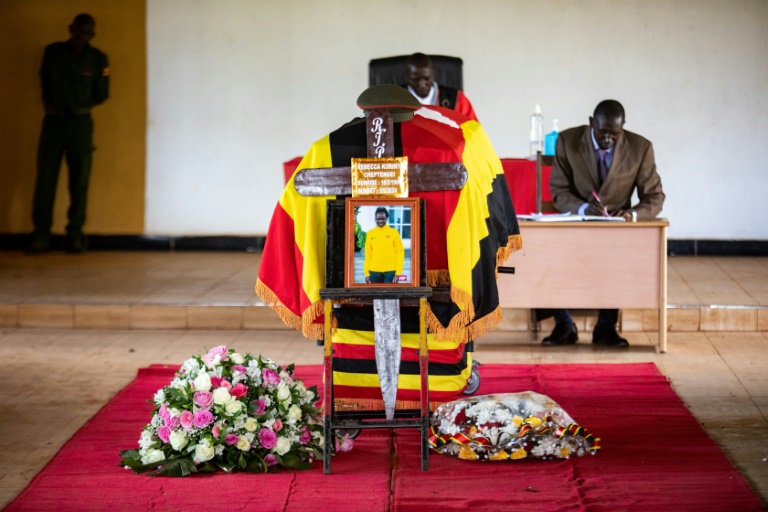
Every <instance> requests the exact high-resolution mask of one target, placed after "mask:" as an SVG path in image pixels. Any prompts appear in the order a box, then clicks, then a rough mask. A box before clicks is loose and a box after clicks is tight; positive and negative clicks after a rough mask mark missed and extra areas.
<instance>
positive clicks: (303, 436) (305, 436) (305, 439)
mask: <svg viewBox="0 0 768 512" xmlns="http://www.w3.org/2000/svg"><path fill="white" fill-rule="evenodd" d="M310 439H312V432H310V431H309V429H308V428H306V427H305V428H304V432H302V433H301V437H299V444H307V443H308V442H309V441H310Z"/></svg>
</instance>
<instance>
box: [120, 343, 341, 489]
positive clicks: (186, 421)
mask: <svg viewBox="0 0 768 512" xmlns="http://www.w3.org/2000/svg"><path fill="white" fill-rule="evenodd" d="M293 369H294V365H292V364H291V365H289V366H286V367H281V366H278V365H277V364H275V363H274V362H273V361H272V360H271V359H268V358H264V357H262V356H257V357H254V356H252V355H251V354H248V353H246V354H245V355H241V354H239V353H237V352H235V350H234V349H229V350H227V347H226V346H223V345H222V346H218V347H214V348H212V349H210V351H209V352H208V353H207V354H205V355H202V356H195V357H192V358H190V359H187V360H186V361H185V362H184V364H183V365H182V366H181V368H180V369H179V371H177V372H176V375H175V378H174V379H173V381H172V382H171V383H170V384H169V385H168V386H165V387H163V388H161V389H160V390H158V391H157V393H155V396H154V398H153V399H152V400H151V402H153V403H154V404H155V409H154V411H153V413H152V419H151V421H150V423H149V424H148V425H147V426H146V427H144V430H143V431H142V432H141V437H140V438H139V449H138V450H125V451H123V452H121V454H120V455H121V456H122V464H123V465H124V466H125V468H126V469H131V470H133V471H134V472H136V473H139V474H140V473H145V472H147V471H149V472H150V473H149V474H150V475H170V476H186V475H189V474H192V473H198V472H214V471H216V470H218V469H221V470H224V471H226V472H233V471H236V470H243V471H250V472H266V471H268V470H271V469H272V468H275V467H277V466H283V467H286V468H292V469H307V468H309V467H311V465H312V462H313V461H316V460H322V458H323V442H324V439H323V426H322V422H321V421H320V419H319V418H320V409H318V408H317V407H316V406H315V401H316V400H317V398H318V393H317V386H312V387H310V388H306V387H305V386H304V383H303V382H302V381H301V380H299V379H296V378H294V376H293ZM340 441H341V443H340V442H339V439H337V440H336V443H335V445H336V448H337V450H340V451H347V450H349V449H351V447H352V441H351V440H350V439H347V438H345V437H344V438H342V439H341V440H340Z"/></svg>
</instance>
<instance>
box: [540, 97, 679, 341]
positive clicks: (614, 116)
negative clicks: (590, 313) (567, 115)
mask: <svg viewBox="0 0 768 512" xmlns="http://www.w3.org/2000/svg"><path fill="white" fill-rule="evenodd" d="M625 121H626V116H625V114H624V107H623V106H622V105H621V103H619V102H618V101H616V100H604V101H601V102H600V103H599V104H598V105H597V107H596V108H595V112H594V114H593V117H590V118H589V125H588V126H579V127H577V128H570V129H568V130H565V131H563V132H562V133H560V134H559V135H558V137H557V144H556V149H555V163H554V165H553V167H552V176H551V177H550V180H549V188H550V191H551V192H552V200H553V203H554V206H555V208H556V209H557V211H559V212H563V213H565V212H571V213H578V214H580V215H602V216H612V217H623V218H624V219H625V220H626V221H627V222H635V221H637V220H650V219H653V218H655V217H656V216H657V215H658V214H659V212H661V207H662V205H663V204H664V198H665V196H664V191H663V190H662V187H661V178H660V177H659V175H658V173H657V172H656V162H655V160H654V156H653V145H652V144H651V142H650V141H649V140H648V139H646V138H644V137H642V136H640V135H638V134H636V133H632V132H630V131H626V130H624V122H625ZM635 189H636V190H637V197H638V199H639V202H638V203H637V204H636V205H634V206H632V203H631V201H632V193H633V191H634V190H635ZM607 257H610V255H607ZM548 313H549V314H548ZM548 316H554V317H555V328H554V329H553V330H552V333H551V334H550V335H549V336H547V337H546V338H544V340H543V342H542V345H548V346H552V345H568V344H572V343H576V341H578V339H579V337H578V331H577V329H576V325H575V324H574V323H573V320H572V319H571V316H570V313H569V312H568V310H564V309H563V310H552V311H550V312H545V311H537V317H538V318H539V319H541V318H546V317H548ZM617 320H618V310H617V309H602V310H600V315H599V317H598V320H597V324H596V325H595V329H594V331H593V332H592V343H594V344H596V345H605V346H611V347H620V348H623V347H628V346H629V342H627V340H626V339H624V338H622V337H621V336H619V334H618V332H616V322H617Z"/></svg>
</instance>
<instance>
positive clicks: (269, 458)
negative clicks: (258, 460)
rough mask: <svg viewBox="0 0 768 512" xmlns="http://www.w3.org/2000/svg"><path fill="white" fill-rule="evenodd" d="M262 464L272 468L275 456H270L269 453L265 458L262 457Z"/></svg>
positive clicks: (275, 461)
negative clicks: (264, 463)
mask: <svg viewBox="0 0 768 512" xmlns="http://www.w3.org/2000/svg"><path fill="white" fill-rule="evenodd" d="M264 462H266V463H267V466H274V465H275V464H277V460H276V459H275V456H274V455H272V454H271V453H270V454H269V455H267V456H266V457H264Z"/></svg>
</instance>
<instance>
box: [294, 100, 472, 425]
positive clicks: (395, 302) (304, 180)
mask: <svg viewBox="0 0 768 512" xmlns="http://www.w3.org/2000/svg"><path fill="white" fill-rule="evenodd" d="M366 141H367V153H368V157H369V158H390V157H394V156H395V143H394V127H393V123H392V115H391V114H390V112H389V111H388V110H385V109H381V110H371V111H369V113H368V116H367V117H366ZM293 181H294V186H295V187H296V190H297V191H298V192H299V194H301V195H304V196H328V195H349V194H351V193H352V175H351V166H350V167H327V168H315V169H303V170H301V171H299V172H298V173H296V176H294V180H293ZM466 181H467V169H466V168H465V167H464V165H463V164H462V163H460V162H439V163H425V164H409V165H408V188H409V190H411V191H414V192H427V191H440V190H458V189H461V187H463V186H464V184H465V183H466ZM373 318H374V339H375V342H376V346H375V352H376V371H377V373H378V376H379V383H380V386H381V395H382V398H383V401H384V413H385V416H386V418H387V420H388V421H391V420H393V419H394V414H395V405H396V401H397V400H396V398H397V384H398V379H399V377H400V355H401V352H402V346H401V340H400V334H401V333H400V299H381V298H380V299H373Z"/></svg>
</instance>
